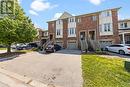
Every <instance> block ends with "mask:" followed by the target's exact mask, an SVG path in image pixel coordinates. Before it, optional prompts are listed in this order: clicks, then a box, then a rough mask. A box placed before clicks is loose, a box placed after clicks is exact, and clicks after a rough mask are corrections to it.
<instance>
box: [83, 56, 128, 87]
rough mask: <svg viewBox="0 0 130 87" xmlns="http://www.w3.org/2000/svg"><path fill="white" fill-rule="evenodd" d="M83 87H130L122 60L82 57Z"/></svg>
mask: <svg viewBox="0 0 130 87" xmlns="http://www.w3.org/2000/svg"><path fill="white" fill-rule="evenodd" d="M82 70H83V79H84V83H83V87H130V73H128V72H127V71H126V70H125V69H124V61H123V60H122V59H110V58H108V59H107V58H103V57H99V56H96V55H82Z"/></svg>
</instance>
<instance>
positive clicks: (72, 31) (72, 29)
mask: <svg viewBox="0 0 130 87" xmlns="http://www.w3.org/2000/svg"><path fill="white" fill-rule="evenodd" d="M68 34H69V35H75V34H76V31H75V28H69V30H68Z"/></svg>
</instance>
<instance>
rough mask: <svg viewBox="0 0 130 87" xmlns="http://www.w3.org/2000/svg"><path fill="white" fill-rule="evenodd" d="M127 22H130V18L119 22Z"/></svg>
mask: <svg viewBox="0 0 130 87" xmlns="http://www.w3.org/2000/svg"><path fill="white" fill-rule="evenodd" d="M127 21H130V18H129V19H122V20H119V22H127Z"/></svg>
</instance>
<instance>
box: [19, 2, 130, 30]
mask: <svg viewBox="0 0 130 87" xmlns="http://www.w3.org/2000/svg"><path fill="white" fill-rule="evenodd" d="M19 2H20V5H21V6H22V8H23V9H24V12H25V13H26V15H27V16H29V17H30V18H31V19H32V21H33V23H34V24H35V26H36V27H39V28H42V29H44V30H47V28H48V25H47V23H46V22H47V21H48V20H52V19H56V18H58V17H59V16H61V15H62V13H63V12H65V11H66V12H68V13H70V14H72V15H80V14H87V13H92V12H97V11H101V10H105V9H110V8H117V7H122V8H121V9H120V10H119V19H126V18H130V0H19Z"/></svg>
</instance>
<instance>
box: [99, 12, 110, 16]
mask: <svg viewBox="0 0 130 87" xmlns="http://www.w3.org/2000/svg"><path fill="white" fill-rule="evenodd" d="M101 16H102V17H109V16H111V11H104V12H102V13H101Z"/></svg>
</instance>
